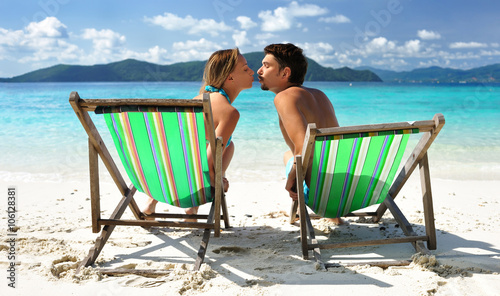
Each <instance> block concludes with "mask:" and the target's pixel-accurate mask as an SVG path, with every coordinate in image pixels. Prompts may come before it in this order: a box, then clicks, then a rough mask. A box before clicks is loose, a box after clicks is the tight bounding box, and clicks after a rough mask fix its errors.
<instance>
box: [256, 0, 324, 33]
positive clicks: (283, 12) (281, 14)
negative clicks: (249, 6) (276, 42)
mask: <svg viewBox="0 0 500 296" xmlns="http://www.w3.org/2000/svg"><path fill="white" fill-rule="evenodd" d="M327 12H328V10H327V9H326V8H321V7H319V6H317V5H314V4H304V5H300V4H298V3H297V2H296V1H292V2H291V3H290V4H289V5H288V7H278V8H276V9H275V10H274V11H270V10H266V11H261V12H259V15H258V16H259V18H260V19H261V20H262V31H266V32H276V31H284V30H288V29H290V28H291V27H292V25H293V23H294V21H295V18H299V17H313V16H319V15H323V14H325V13H327Z"/></svg>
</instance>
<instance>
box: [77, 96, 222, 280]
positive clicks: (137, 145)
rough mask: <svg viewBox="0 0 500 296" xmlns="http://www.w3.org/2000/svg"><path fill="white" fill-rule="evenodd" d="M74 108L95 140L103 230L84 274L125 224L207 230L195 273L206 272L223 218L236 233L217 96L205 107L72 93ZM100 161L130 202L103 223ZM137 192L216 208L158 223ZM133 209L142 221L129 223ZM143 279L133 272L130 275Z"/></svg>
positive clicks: (93, 163) (94, 172)
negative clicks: (216, 118) (216, 122)
mask: <svg viewBox="0 0 500 296" xmlns="http://www.w3.org/2000/svg"><path fill="white" fill-rule="evenodd" d="M69 102H70V104H71V106H72V107H73V110H74V111H75V113H76V115H77V116H78V118H79V119H80V122H81V124H82V126H83V127H84V129H85V131H86V132H87V135H88V139H89V168H90V194H91V212H92V231H93V232H94V233H97V232H99V231H101V228H102V231H101V234H100V236H99V237H98V238H97V240H96V243H95V245H94V246H93V247H92V248H91V249H90V251H89V254H88V256H87V257H85V258H84V260H83V261H82V262H81V263H80V264H79V266H78V270H80V268H81V267H84V266H90V265H92V264H93V263H94V262H95V260H96V259H97V256H98V255H99V253H100V252H101V250H102V249H103V247H104V245H105V244H106V242H107V240H108V238H109V237H110V235H111V233H112V232H113V230H114V228H115V226H118V225H125V226H141V227H144V228H147V227H151V226H158V227H174V228H179V227H181V228H201V229H205V231H204V233H203V237H202V241H201V244H200V248H199V251H198V254H197V259H196V261H195V264H194V269H195V270H198V269H199V268H200V266H201V264H202V263H203V260H204V257H205V253H206V250H207V246H208V241H209V238H210V233H211V231H212V230H213V231H214V236H215V237H218V236H219V235H220V231H221V230H220V227H221V225H220V224H221V223H220V221H221V218H222V219H223V221H224V225H225V227H226V228H228V227H230V225H229V218H228V217H229V216H228V214H227V206H226V201H225V197H224V193H223V187H222V186H223V185H222V184H223V183H222V138H220V137H219V138H216V137H215V130H214V126H213V119H212V111H211V106H210V97H209V96H208V95H204V96H203V100H176V99H81V98H80V96H79V95H78V93H77V92H72V93H71V95H70V98H69ZM90 111H94V112H95V113H96V114H101V115H96V116H102V117H103V120H105V121H106V125H107V126H108V129H109V132H110V134H111V137H112V139H113V142H114V144H115V147H116V149H117V154H118V155H119V157H120V159H121V161H122V164H123V167H124V168H125V170H126V173H127V175H128V177H129V179H130V180H131V182H132V184H131V185H130V186H127V184H126V181H125V180H124V178H123V177H122V175H121V173H120V171H119V169H118V167H117V165H116V163H115V162H114V160H113V158H112V156H111V154H110V152H109V150H108V149H107V147H106V145H105V144H104V142H103V140H102V138H101V135H100V134H99V132H98V130H97V128H96V126H95V125H94V123H93V121H92V119H91V117H90V114H89V112H90ZM206 133H208V134H206ZM206 139H208V143H209V144H210V147H211V152H212V155H213V159H214V167H215V184H214V185H213V186H211V185H210V175H209V167H208V161H207V152H206V151H207V149H206V147H207V146H206V145H207V140H206ZM99 157H100V158H101V160H102V162H103V163H104V166H105V167H106V169H107V171H108V172H109V174H110V175H111V177H112V179H113V181H114V183H115V184H116V186H117V188H118V190H119V192H120V193H121V195H122V199H121V200H120V201H119V202H118V205H117V206H116V209H115V210H114V212H113V213H112V214H111V217H110V218H109V219H104V218H101V213H100V196H99V170H98V158H99ZM137 191H139V192H143V193H145V194H147V195H149V196H151V197H153V198H154V199H156V200H158V201H160V202H165V203H168V204H170V205H173V206H176V207H181V208H188V207H194V206H199V205H202V204H204V203H210V202H211V203H212V204H211V208H210V211H209V214H208V215H199V214H198V215H186V214H174V213H161V214H152V215H150V216H152V217H155V218H156V220H146V219H145V217H146V215H145V214H144V213H142V212H141V210H140V209H139V207H138V206H137V203H136V202H135V200H134V194H135V193H136V192H137ZM127 207H129V208H130V210H131V211H132V213H133V215H134V217H135V220H134V219H128V220H126V219H121V216H122V214H123V213H124V211H125V210H126V208H127ZM221 210H222V215H221ZM165 219H166V220H165ZM180 219H200V220H203V221H204V222H200V221H199V220H198V221H197V222H184V221H179V220H180ZM137 272H138V271H136V270H130V273H137ZM110 273H111V271H110Z"/></svg>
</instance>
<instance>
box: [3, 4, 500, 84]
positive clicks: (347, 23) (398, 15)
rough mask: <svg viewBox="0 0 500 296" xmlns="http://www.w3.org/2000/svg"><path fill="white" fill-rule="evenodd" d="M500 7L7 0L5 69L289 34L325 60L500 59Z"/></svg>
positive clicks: (183, 57) (423, 63)
mask: <svg viewBox="0 0 500 296" xmlns="http://www.w3.org/2000/svg"><path fill="white" fill-rule="evenodd" d="M499 15H500V1H497V0H475V1H470V0H294V1H291V0H264V1H262V0H183V1H179V0H174V1H170V0H142V1H125V0H120V1H117V0H85V1H80V0H78V1H77V0H22V1H15V0H2V1H1V2H0V77H4V78H5V77H13V76H17V75H21V74H24V73H27V72H30V71H34V70H37V69H40V68H46V67H50V66H53V65H57V64H70V65H95V64H106V63H110V62H116V61H121V60H124V59H127V58H134V59H137V60H141V61H147V62H152V63H157V64H161V65H168V64H173V63H177V62H186V61H195V60H196V61H203V60H206V59H208V57H209V56H210V54H211V53H212V52H214V51H216V50H219V49H226V48H234V47H238V48H239V49H240V51H241V52H242V53H249V52H256V51H260V52H261V51H262V50H263V48H264V47H265V46H266V45H268V44H271V43H288V42H291V43H294V44H296V45H297V46H299V47H301V48H302V49H304V53H305V54H306V56H307V57H309V58H311V59H313V60H315V61H317V62H318V63H320V64H321V65H323V66H326V67H333V68H340V67H345V66H347V67H350V68H356V67H361V66H370V67H374V68H378V69H386V70H395V71H408V70H412V69H415V68H423V67H430V66H439V67H445V68H456V69H471V68H475V67H481V66H485V65H490V64H495V63H500V17H499ZM254 70H257V69H254Z"/></svg>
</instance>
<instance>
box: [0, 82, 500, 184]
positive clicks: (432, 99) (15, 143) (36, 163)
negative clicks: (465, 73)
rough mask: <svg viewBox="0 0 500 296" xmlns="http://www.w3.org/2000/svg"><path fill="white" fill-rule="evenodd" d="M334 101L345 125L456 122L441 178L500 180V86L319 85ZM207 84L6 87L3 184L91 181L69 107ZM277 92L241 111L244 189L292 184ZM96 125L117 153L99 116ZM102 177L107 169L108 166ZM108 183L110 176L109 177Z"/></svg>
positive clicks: (233, 172)
mask: <svg viewBox="0 0 500 296" xmlns="http://www.w3.org/2000/svg"><path fill="white" fill-rule="evenodd" d="M306 86H310V87H317V88H319V89H321V90H323V91H324V92H325V93H326V94H327V95H328V97H329V98H330V99H331V101H332V103H333V105H334V107H335V111H336V114H337V117H338V120H339V123H340V125H343V126H346V125H358V124H371V123H382V122H399V121H415V120H428V119H432V117H433V116H434V114H435V113H443V114H444V116H445V119H446V124H445V126H444V128H443V130H442V131H441V133H440V135H439V136H438V138H437V139H436V141H435V142H434V144H433V145H432V147H431V149H430V151H429V160H430V163H431V176H432V177H438V178H451V179H476V180H483V179H484V180H491V179H496V180H498V179H500V85H495V84H486V85H485V84H477V85H471V84H453V85H451V84H448V85H443V84H390V83H352V84H351V83H338V82H313V83H306ZM199 87H200V83H199V82H180V83H179V82H158V83H153V82H133V83H0V140H1V145H0V180H2V181H4V182H9V183H12V184H15V182H16V181H29V180H45V181H53V182H66V181H70V180H75V181H82V180H87V179H88V152H87V136H86V133H85V131H84V130H83V128H82V126H81V125H80V122H79V120H78V119H77V117H76V116H75V113H74V112H73V110H72V108H71V106H70V105H69V102H68V99H69V95H70V93H71V91H78V93H79V94H80V97H82V98H186V99H189V98H192V97H194V96H195V95H196V94H197V93H198V90H199ZM273 98H274V94H273V93H271V92H265V91H262V90H261V89H260V87H259V84H258V83H256V84H254V86H253V88H252V89H250V90H246V91H243V92H242V93H241V94H240V96H239V97H238V98H237V100H236V101H235V102H234V106H235V107H236V108H237V109H238V110H239V111H240V115H241V117H240V121H239V123H238V126H237V128H236V131H235V133H234V135H233V140H234V142H235V145H236V152H235V156H234V158H233V161H232V163H231V166H230V168H229V170H228V177H229V178H230V179H232V180H237V181H242V182H245V181H248V180H251V181H258V180H262V181H269V180H282V179H283V177H284V168H283V164H282V155H283V152H284V151H285V150H286V149H287V147H286V145H285V144H284V142H283V139H282V136H281V134H280V131H279V126H278V117H277V114H276V111H275V109H274V105H273ZM92 117H93V119H94V120H96V125H97V127H98V128H100V129H101V134H102V136H103V138H104V140H105V142H106V143H107V145H108V148H109V149H110V151H111V152H112V154H114V153H115V152H114V147H113V146H112V143H111V142H110V140H109V139H110V138H109V135H108V134H107V129H106V128H105V124H104V122H103V121H102V118H100V117H99V116H96V115H93V116H92ZM101 167H102V170H104V167H103V166H101ZM102 176H103V178H106V177H107V174H106V173H105V172H104V171H102Z"/></svg>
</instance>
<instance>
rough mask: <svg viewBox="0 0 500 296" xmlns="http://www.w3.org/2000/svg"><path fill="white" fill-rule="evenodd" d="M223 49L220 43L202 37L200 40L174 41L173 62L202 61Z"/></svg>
mask: <svg viewBox="0 0 500 296" xmlns="http://www.w3.org/2000/svg"><path fill="white" fill-rule="evenodd" d="M219 49H222V47H221V46H220V44H219V43H217V42H212V41H209V40H206V39H205V38H201V39H200V40H198V41H193V40H188V41H186V42H174V44H173V45H172V54H171V56H172V58H171V60H172V61H173V62H186V61H192V60H196V61H200V60H204V59H208V58H209V57H210V55H211V54H212V53H213V52H214V51H216V50H219Z"/></svg>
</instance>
